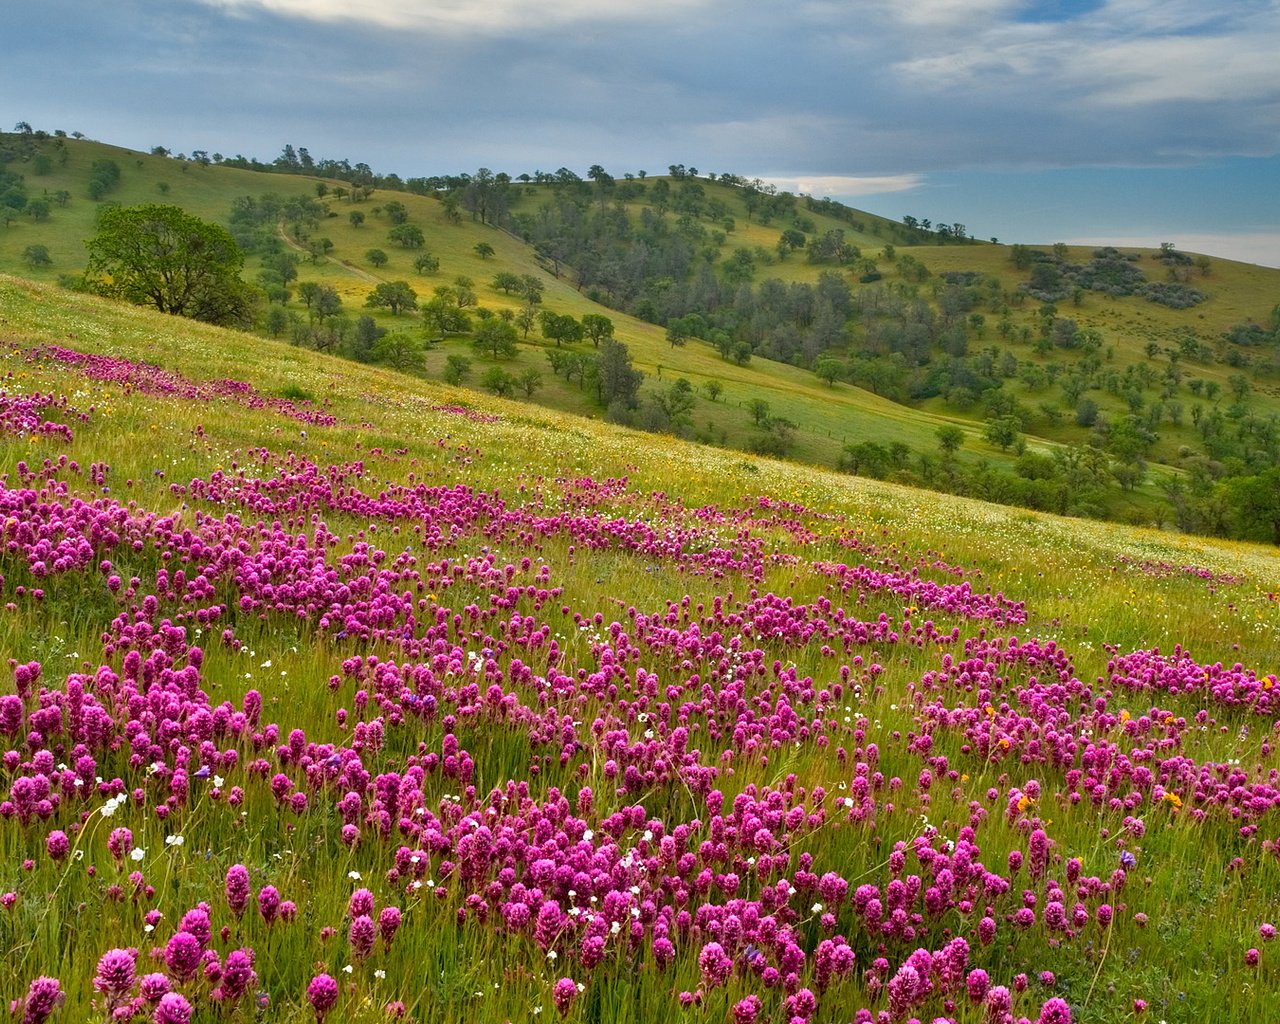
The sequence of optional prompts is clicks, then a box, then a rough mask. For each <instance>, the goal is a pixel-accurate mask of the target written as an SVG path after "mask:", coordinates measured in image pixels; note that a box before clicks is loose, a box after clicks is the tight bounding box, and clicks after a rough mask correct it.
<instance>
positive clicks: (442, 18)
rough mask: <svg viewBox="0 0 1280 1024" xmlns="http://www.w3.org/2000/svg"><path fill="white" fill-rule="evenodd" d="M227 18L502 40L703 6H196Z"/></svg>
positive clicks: (302, 1)
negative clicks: (264, 17)
mask: <svg viewBox="0 0 1280 1024" xmlns="http://www.w3.org/2000/svg"><path fill="white" fill-rule="evenodd" d="M201 2H203V3H205V4H206V5H208V6H210V7H214V8H217V9H220V10H224V11H226V12H228V13H230V14H241V13H252V12H255V11H263V12H267V13H269V14H277V15H281V16H283V17H287V18H301V19H305V20H307V21H319V22H345V21H354V22H362V23H365V24H370V25H376V26H379V27H382V28H392V29H401V30H410V31H413V30H420V31H433V32H448V33H454V34H459V35H484V36H493V35H504V34H506V33H509V32H512V31H516V30H519V29H527V28H543V29H545V28H549V27H555V26H564V25H571V24H577V23H580V22H620V21H634V20H637V19H641V18H644V19H652V18H654V17H656V16H662V15H664V14H666V13H674V12H677V11H689V10H694V9H698V8H700V7H702V6H703V3H704V0H647V2H646V3H645V4H643V5H637V4H632V3H627V4H623V3H618V2H616V0H555V2H553V3H545V2H540V0H379V2H377V3H370V4H363V3H356V2H353V0H201Z"/></svg>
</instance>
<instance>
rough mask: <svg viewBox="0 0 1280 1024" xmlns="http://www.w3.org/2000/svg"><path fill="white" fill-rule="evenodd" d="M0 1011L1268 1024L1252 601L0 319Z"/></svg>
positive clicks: (1075, 533)
mask: <svg viewBox="0 0 1280 1024" xmlns="http://www.w3.org/2000/svg"><path fill="white" fill-rule="evenodd" d="M0 376H2V377H3V380H2V382H0V472H2V474H3V475H0V506H2V507H0V544H2V545H3V546H2V547H0V576H2V577H3V578H2V580H0V654H2V655H3V656H4V657H5V658H6V659H7V661H8V664H7V668H0V675H2V676H3V682H2V683H0V748H3V753H2V754H0V962H2V963H4V964H5V966H6V970H5V971H4V972H3V973H2V974H0V997H2V998H3V999H4V1001H5V1005H7V1006H9V1007H10V1009H11V1013H12V1016H13V1019H15V1020H19V1019H20V1020H22V1021H24V1024H41V1022H43V1021H46V1020H48V1021H54V1022H62V1021H66V1022H70V1021H77V1022H78V1021H86V1020H88V1021H127V1020H135V1021H144V1020H153V1021H156V1022H158V1024H181V1022H187V1021H197V1022H215V1021H224V1020H225V1021H247V1020H254V1019H263V1020H274V1021H284V1022H303V1021H311V1020H316V1021H326V1020H327V1021H333V1022H337V1021H352V1022H355V1021H380V1020H389V1019H392V1020H412V1021H417V1022H436V1021H439V1022H454V1021H457V1022H461V1021H468V1022H471V1021H474V1022H485V1024H487V1022H501V1021H533V1020H539V1019H541V1020H550V1019H563V1020H566V1021H583V1022H585V1021H608V1022H615V1021H617V1022H628V1021H631V1022H635V1021H645V1022H648V1021H653V1020H672V1021H688V1022H694V1021H725V1020H733V1021H735V1022H736V1024H751V1022H764V1021H779V1022H788V1024H790V1022H794V1021H797V1020H798V1021H801V1022H810V1021H811V1022H815V1024H816V1022H836V1021H839V1022H851V1021H857V1022H867V1021H874V1022H876V1024H880V1022H889V1024H897V1022H906V1021H910V1020H919V1021H926V1022H927V1021H934V1022H937V1021H950V1022H954V1024H958V1022H1008V1024H1012V1022H1014V1021H1021V1020H1024V1019H1025V1020H1029V1021H1036V1022H1039V1024H1063V1022H1067V1021H1081V1022H1104V1021H1105V1022H1113V1021H1122V1020H1136V1021H1147V1020H1150V1021H1153V1022H1154V1021H1161V1020H1163V1021H1170V1022H1174V1021H1179V1022H1181V1021H1186V1022H1191V1021H1203V1020H1215V1021H1227V1022H1231V1021H1236V1022H1245V1021H1256V1020H1260V1019H1264V1018H1265V1017H1266V1016H1267V1014H1268V1013H1269V1012H1270V1007H1272V1006H1273V1005H1275V1001H1276V999H1277V998H1278V997H1280V965H1278V963H1277V947H1276V945H1275V944H1274V942H1273V939H1274V938H1275V935H1276V925H1277V920H1276V919H1277V917H1280V912H1277V910H1276V907H1277V900H1278V899H1280V829H1277V827H1276V819H1275V815H1276V814H1277V813H1280V810H1278V808H1280V757H1277V754H1276V751H1275V731H1276V726H1277V721H1278V716H1280V708H1278V707H1277V701H1280V696H1277V694H1278V693H1280V691H1277V689H1276V679H1277V677H1276V670H1277V666H1278V665H1280V602H1278V601H1277V592H1276V589H1277V581H1280V559H1278V558H1277V555H1276V553H1275V550H1274V549H1268V548H1263V547H1258V546H1251V545H1244V544H1228V543H1222V542H1213V541H1208V540H1202V539H1194V538H1189V537H1181V536H1175V535H1171V534H1166V533H1159V532H1155V531H1149V530H1142V529H1132V528H1124V527H1116V526H1106V525H1103V524H1099V523H1089V522H1080V521H1072V520H1065V519H1057V518H1054V517H1051V516H1045V515H1039V514H1036V513H1031V512H1025V511H1020V510H1013V509H1008V508H1003V507H998V506H992V505H986V504H982V503H978V502H972V501H967V500H964V499H960V498H954V497H949V496H944V495H938V494H933V493H928V492H924V491H916V490H911V489H908V488H904V487H899V486H895V485H892V484H888V483H879V482H875V481H869V480H863V479H858V478H852V477H849V476H846V475H840V474H835V473H829V472H826V471H823V470H818V469H814V468H813V467H807V466H801V465H797V464H791V463H785V462H778V461H772V460H768V459H764V458H758V457H755V456H750V455H745V454H742V453H736V452H726V451H724V450H720V449H715V448H710V447H704V446H698V445H694V444H689V443H685V442H682V441H679V440H675V439H671V438H656V437H654V436H652V435H645V434H639V433H633V432H629V431H626V430H622V429H619V428H615V427H611V426H608V425H606V424H603V423H600V422H598V421H591V420H586V419H581V418H577V417H574V416H571V415H568V414H564V413H558V412H555V411H551V410H547V409H542V408H536V407H532V406H529V405H527V404H517V403H511V402H506V401H503V400H500V399H497V398H491V397H487V396H482V395H479V394H477V393H475V392H472V391H467V390H463V389H451V388H448V387H446V386H444V385H441V384H437V383H435V382H431V381H423V380H418V379H412V378H408V377H405V376H404V375H401V374H396V373H393V372H391V371H389V370H385V369H381V368H378V367H372V366H365V365H360V364H355V363H351V362H348V361H344V360H341V359H337V358H333V357H329V356H326V355H323V354H320V353H316V352H311V351H308V350H306V349H300V348H295V347H291V346H288V345H285V344H281V343H277V342H272V341H269V340H264V339H262V338H256V337H252V336H249V335H244V334H238V333H235V332H230V331H224V330H220V329H216V328H212V327H207V326H205V325H201V324H196V323H192V322H188V321H180V320H176V319H174V318H168V317H164V316H160V315H158V314H154V313H149V312H147V311H145V310H143V309H140V308H136V307H131V306H123V305H117V304H113V303H110V302H106V301H102V300H98V299H94V298H91V297H88V296H83V295H76V294H72V293H67V292H63V291H60V290H58V289H56V288H53V287H51V286H48V285H44V284H38V283H32V282H29V281H23V280H19V279H16V278H10V277H3V276H0Z"/></svg>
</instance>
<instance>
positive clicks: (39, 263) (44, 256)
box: [22, 245, 53, 269]
mask: <svg viewBox="0 0 1280 1024" xmlns="http://www.w3.org/2000/svg"><path fill="white" fill-rule="evenodd" d="M22 262H23V263H25V264H26V265H27V266H29V267H31V268H33V269H34V268H36V267H49V266H52V265H53V257H52V256H50V255H49V249H48V246H44V245H29V246H27V247H26V248H25V249H23V250H22Z"/></svg>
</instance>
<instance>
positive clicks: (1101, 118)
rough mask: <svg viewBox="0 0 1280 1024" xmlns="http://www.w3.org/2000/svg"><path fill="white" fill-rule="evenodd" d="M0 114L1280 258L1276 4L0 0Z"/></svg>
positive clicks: (394, 166) (226, 148)
mask: <svg viewBox="0 0 1280 1024" xmlns="http://www.w3.org/2000/svg"><path fill="white" fill-rule="evenodd" d="M5 8H6V18H5V42H4V43H3V44H0V117H2V118H4V119H5V120H7V121H8V122H9V123H7V124H5V125H4V127H5V128H9V127H11V126H12V124H13V123H15V122H17V121H19V120H24V121H29V122H30V123H31V124H33V125H34V126H36V127H38V128H44V129H47V130H52V129H55V128H61V129H63V130H65V131H82V132H84V133H85V134H86V135H88V136H90V137H91V138H96V139H101V140H102V141H106V142H112V143H116V144H118V145H125V146H130V147H134V148H140V149H147V148H150V147H151V146H154V145H164V146H166V147H168V148H170V149H172V150H174V151H190V150H192V149H205V150H208V151H209V152H222V153H225V154H227V155H235V154H238V153H239V154H244V155H245V156H254V157H258V158H259V159H263V160H270V159H273V158H274V157H276V156H277V155H279V153H280V151H281V149H282V147H283V145H284V144H285V143H286V142H288V143H292V144H293V145H294V146H306V147H307V148H308V149H309V150H310V152H311V154H312V155H313V156H315V157H317V158H319V157H332V158H335V159H342V158H346V159H349V160H351V161H352V162H359V161H363V162H365V163H367V164H369V165H370V166H372V167H373V168H374V169H375V170H378V171H382V172H392V171H394V172H395V173H398V174H400V175H401V176H402V177H410V176H415V175H422V174H435V173H449V172H460V171H472V170H475V169H476V168H478V167H481V166H485V167H490V168H492V169H494V170H500V171H507V172H508V173H510V174H513V175H515V174H519V173H522V172H525V171H528V172H530V173H532V172H533V171H536V170H555V169H557V168H558V167H561V166H566V167H569V168H571V169H573V170H576V171H578V172H579V173H585V171H586V169H587V168H588V167H589V166H590V165H591V164H596V163H599V164H602V165H603V166H604V167H605V168H606V169H607V170H608V171H610V172H611V173H613V174H615V175H619V176H620V175H621V174H622V173H624V172H626V171H637V170H641V169H644V170H647V171H649V172H651V173H652V172H660V171H665V169H666V167H667V166H668V165H669V164H673V163H682V164H685V165H687V166H692V167H697V168H698V169H699V171H702V172H707V171H716V172H721V171H731V172H733V173H736V174H743V175H746V176H748V177H762V178H766V179H770V180H773V181H776V182H777V183H778V184H779V185H781V186H782V187H785V188H789V189H791V190H793V191H794V190H800V191H805V192H811V193H813V194H815V195H832V196H835V197H836V198H839V199H842V200H845V201H848V202H850V203H852V204H853V205H856V206H859V207H861V208H863V209H867V210H871V211H874V212H877V213H883V214H886V215H888V216H892V217H901V216H902V215H904V214H911V215H913V216H916V217H921V218H924V217H928V218H930V219H932V220H935V221H946V222H949V223H951V222H956V221H959V222H961V223H963V224H965V225H966V226H967V227H968V229H969V231H970V232H972V233H973V234H975V235H977V236H979V237H983V238H986V237H992V236H995V237H998V238H1000V240H1001V241H1009V242H1013V241H1022V242H1030V243H1049V242H1053V241H1068V242H1072V241H1088V242H1108V241H1111V242H1131V243H1134V244H1145V245H1156V244H1158V243H1159V242H1162V241H1172V242H1174V243H1175V244H1176V245H1178V246H1179V247H1180V248H1185V249H1194V250H1196V251H1201V252H1208V253H1211V254H1214V255H1220V256H1224V257H1233V258H1237V259H1243V260H1247V261H1250V262H1258V263H1265V264H1267V265H1270V266H1280V57H1277V54H1280V0H1216V2H1210V0H1194V2H1191V0H1043V2H1033V0H963V2H962V0H791V2H789V3H780V2H775V0H753V2H751V3H747V2H743V0H640V2H637V0H628V2H626V3H618V2H615V0H381V2H369V0H112V2H111V3H98V2H96V0H93V2H91V0H6V2H5Z"/></svg>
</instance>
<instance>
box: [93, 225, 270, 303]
mask: <svg viewBox="0 0 1280 1024" xmlns="http://www.w3.org/2000/svg"><path fill="white" fill-rule="evenodd" d="M85 245H86V246H88V249H89V265H88V266H87V267H86V268H85V283H86V284H87V285H88V287H89V289H90V290H91V291H94V292H97V293H98V294H100V295H108V296H111V297H113V298H121V299H127V300H128V301H130V302H133V303H136V304H138V305H140V306H154V307H155V308H156V309H158V310H160V312H162V313H172V314H174V315H176V316H185V317H190V318H192V319H193V320H203V321H205V322H206V323H213V324H222V325H227V326H243V325H247V324H249V323H251V322H252V319H253V317H252V307H253V293H252V290H251V289H250V287H249V286H248V285H247V284H245V282H244V281H242V280H241V278H240V271H241V269H242V268H243V266H244V254H243V253H241V251H240V248H239V246H237V245H236V242H235V239H234V238H232V237H231V234H230V232H228V231H227V230H226V229H225V228H223V227H221V226H220V225H217V224H210V223H208V222H206V221H202V220H200V218H198V217H193V216H192V215H191V214H189V213H187V212H186V211H185V210H182V209H180V208H179V207H176V206H163V205H159V204H147V205H144V206H127V207H108V208H107V209H105V210H103V211H102V213H101V215H100V216H99V219H98V233H97V234H96V235H94V236H93V237H92V238H90V239H88V240H87V241H86V242H85Z"/></svg>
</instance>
